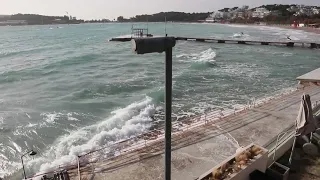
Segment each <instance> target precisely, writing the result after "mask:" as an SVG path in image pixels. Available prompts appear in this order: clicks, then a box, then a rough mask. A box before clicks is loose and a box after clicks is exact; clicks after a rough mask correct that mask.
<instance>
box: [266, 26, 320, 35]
mask: <svg viewBox="0 0 320 180" xmlns="http://www.w3.org/2000/svg"><path fill="white" fill-rule="evenodd" d="M269 26H272V27H280V28H285V29H296V30H302V31H305V32H311V33H316V34H320V28H311V27H293V26H290V25H282V26H281V25H269Z"/></svg>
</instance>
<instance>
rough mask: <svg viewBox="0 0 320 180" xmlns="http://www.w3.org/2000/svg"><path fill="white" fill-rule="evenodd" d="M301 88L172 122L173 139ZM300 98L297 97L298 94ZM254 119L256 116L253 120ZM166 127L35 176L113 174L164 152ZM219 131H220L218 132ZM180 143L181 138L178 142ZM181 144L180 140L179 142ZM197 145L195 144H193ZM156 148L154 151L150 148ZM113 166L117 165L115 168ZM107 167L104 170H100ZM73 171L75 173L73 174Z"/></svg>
mask: <svg viewBox="0 0 320 180" xmlns="http://www.w3.org/2000/svg"><path fill="white" fill-rule="evenodd" d="M299 90H300V89H298V88H297V89H296V90H292V91H290V92H284V93H281V94H279V95H276V96H272V97H267V98H263V99H260V100H255V99H252V100H251V101H249V102H248V103H247V104H246V105H238V106H235V107H234V109H230V108H227V107H226V108H221V109H219V110H213V111H211V110H207V111H206V112H205V113H204V114H201V115H196V116H192V117H188V118H184V119H180V120H178V121H175V122H172V128H173V132H172V136H173V138H174V137H179V136H181V138H180V139H181V140H182V141H183V139H184V134H185V133H188V132H189V131H193V132H196V131H197V129H200V128H203V127H204V126H206V125H208V126H210V125H212V124H214V123H217V122H221V121H222V120H224V119H226V118H228V117H230V116H236V115H239V114H243V113H248V110H249V109H252V108H256V107H261V106H262V105H263V106H264V107H265V108H271V109H272V108H274V107H272V105H271V104H270V102H272V101H273V100H275V99H276V100H277V101H281V100H284V99H286V98H287V97H288V96H289V95H294V94H297V93H298V92H300V91H299ZM297 95H298V94H297ZM319 102H320V101H319V100H313V106H319ZM253 118H254V117H253ZM228 128H229V127H227V123H225V124H222V125H220V127H219V129H220V131H222V132H220V133H222V134H225V133H226V132H227V131H226V132H223V131H224V129H228ZM163 129H164V125H160V126H159V127H158V128H157V129H154V130H150V131H148V132H145V133H142V134H139V135H137V136H134V137H130V138H127V139H124V140H121V141H117V142H115V143H112V144H108V145H106V146H104V147H102V148H99V149H95V150H93V151H90V152H88V153H86V154H83V155H81V156H79V157H78V164H73V165H70V164H61V165H60V166H57V167H53V168H52V171H50V172H44V173H41V172H40V173H38V174H36V175H34V176H33V177H37V176H43V175H47V174H53V173H55V172H57V171H59V170H62V169H66V170H69V173H70V176H79V177H80V178H81V175H86V174H93V173H99V172H101V171H112V170H115V169H117V168H120V167H121V166H123V165H127V164H130V163H134V162H137V160H141V159H144V158H146V157H149V156H145V157H144V155H143V154H144V153H145V152H146V149H148V148H150V149H149V151H150V152H151V154H154V155H157V154H161V153H162V152H163V149H164V148H163V142H164V131H163ZM219 129H218V130H219ZM176 140H177V141H179V138H177V139H176ZM179 142H180V141H179ZM172 143H173V144H178V142H174V141H173V142H172ZM193 143H194V142H193ZM152 146H153V148H151V147H152ZM132 153H135V154H140V156H139V157H132ZM113 164H114V165H113ZM106 166H107V167H108V168H106V169H102V168H101V167H106ZM72 169H74V171H72Z"/></svg>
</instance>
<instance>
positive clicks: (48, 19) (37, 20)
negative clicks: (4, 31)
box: [0, 14, 84, 25]
mask: <svg viewBox="0 0 320 180" xmlns="http://www.w3.org/2000/svg"><path fill="white" fill-rule="evenodd" d="M7 20H24V21H26V22H27V24H29V25H38V24H75V23H82V22H84V21H83V20H77V19H75V18H72V17H68V16H43V15H39V14H14V15H0V21H7Z"/></svg>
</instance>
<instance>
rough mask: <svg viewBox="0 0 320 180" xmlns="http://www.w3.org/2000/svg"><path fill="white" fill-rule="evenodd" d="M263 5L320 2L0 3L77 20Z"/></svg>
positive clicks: (1, 9) (12, 10)
mask: <svg viewBox="0 0 320 180" xmlns="http://www.w3.org/2000/svg"><path fill="white" fill-rule="evenodd" d="M263 4H305V5H318V6H320V0H0V14H1V15H10V14H16V13H24V14H27V13H28V14H42V15H57V16H62V15H66V14H67V13H66V12H68V14H69V15H71V16H75V17H77V18H78V19H85V20H89V19H102V18H107V19H116V18H117V17H118V16H124V17H133V16H135V15H140V14H153V13H158V12H167V11H181V12H212V11H216V10H218V9H221V8H224V7H235V6H242V5H249V6H250V7H256V6H260V5H263Z"/></svg>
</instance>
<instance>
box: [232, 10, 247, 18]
mask: <svg viewBox="0 0 320 180" xmlns="http://www.w3.org/2000/svg"><path fill="white" fill-rule="evenodd" d="M244 17H245V12H241V11H239V12H235V13H233V16H232V19H237V18H241V19H244Z"/></svg>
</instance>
